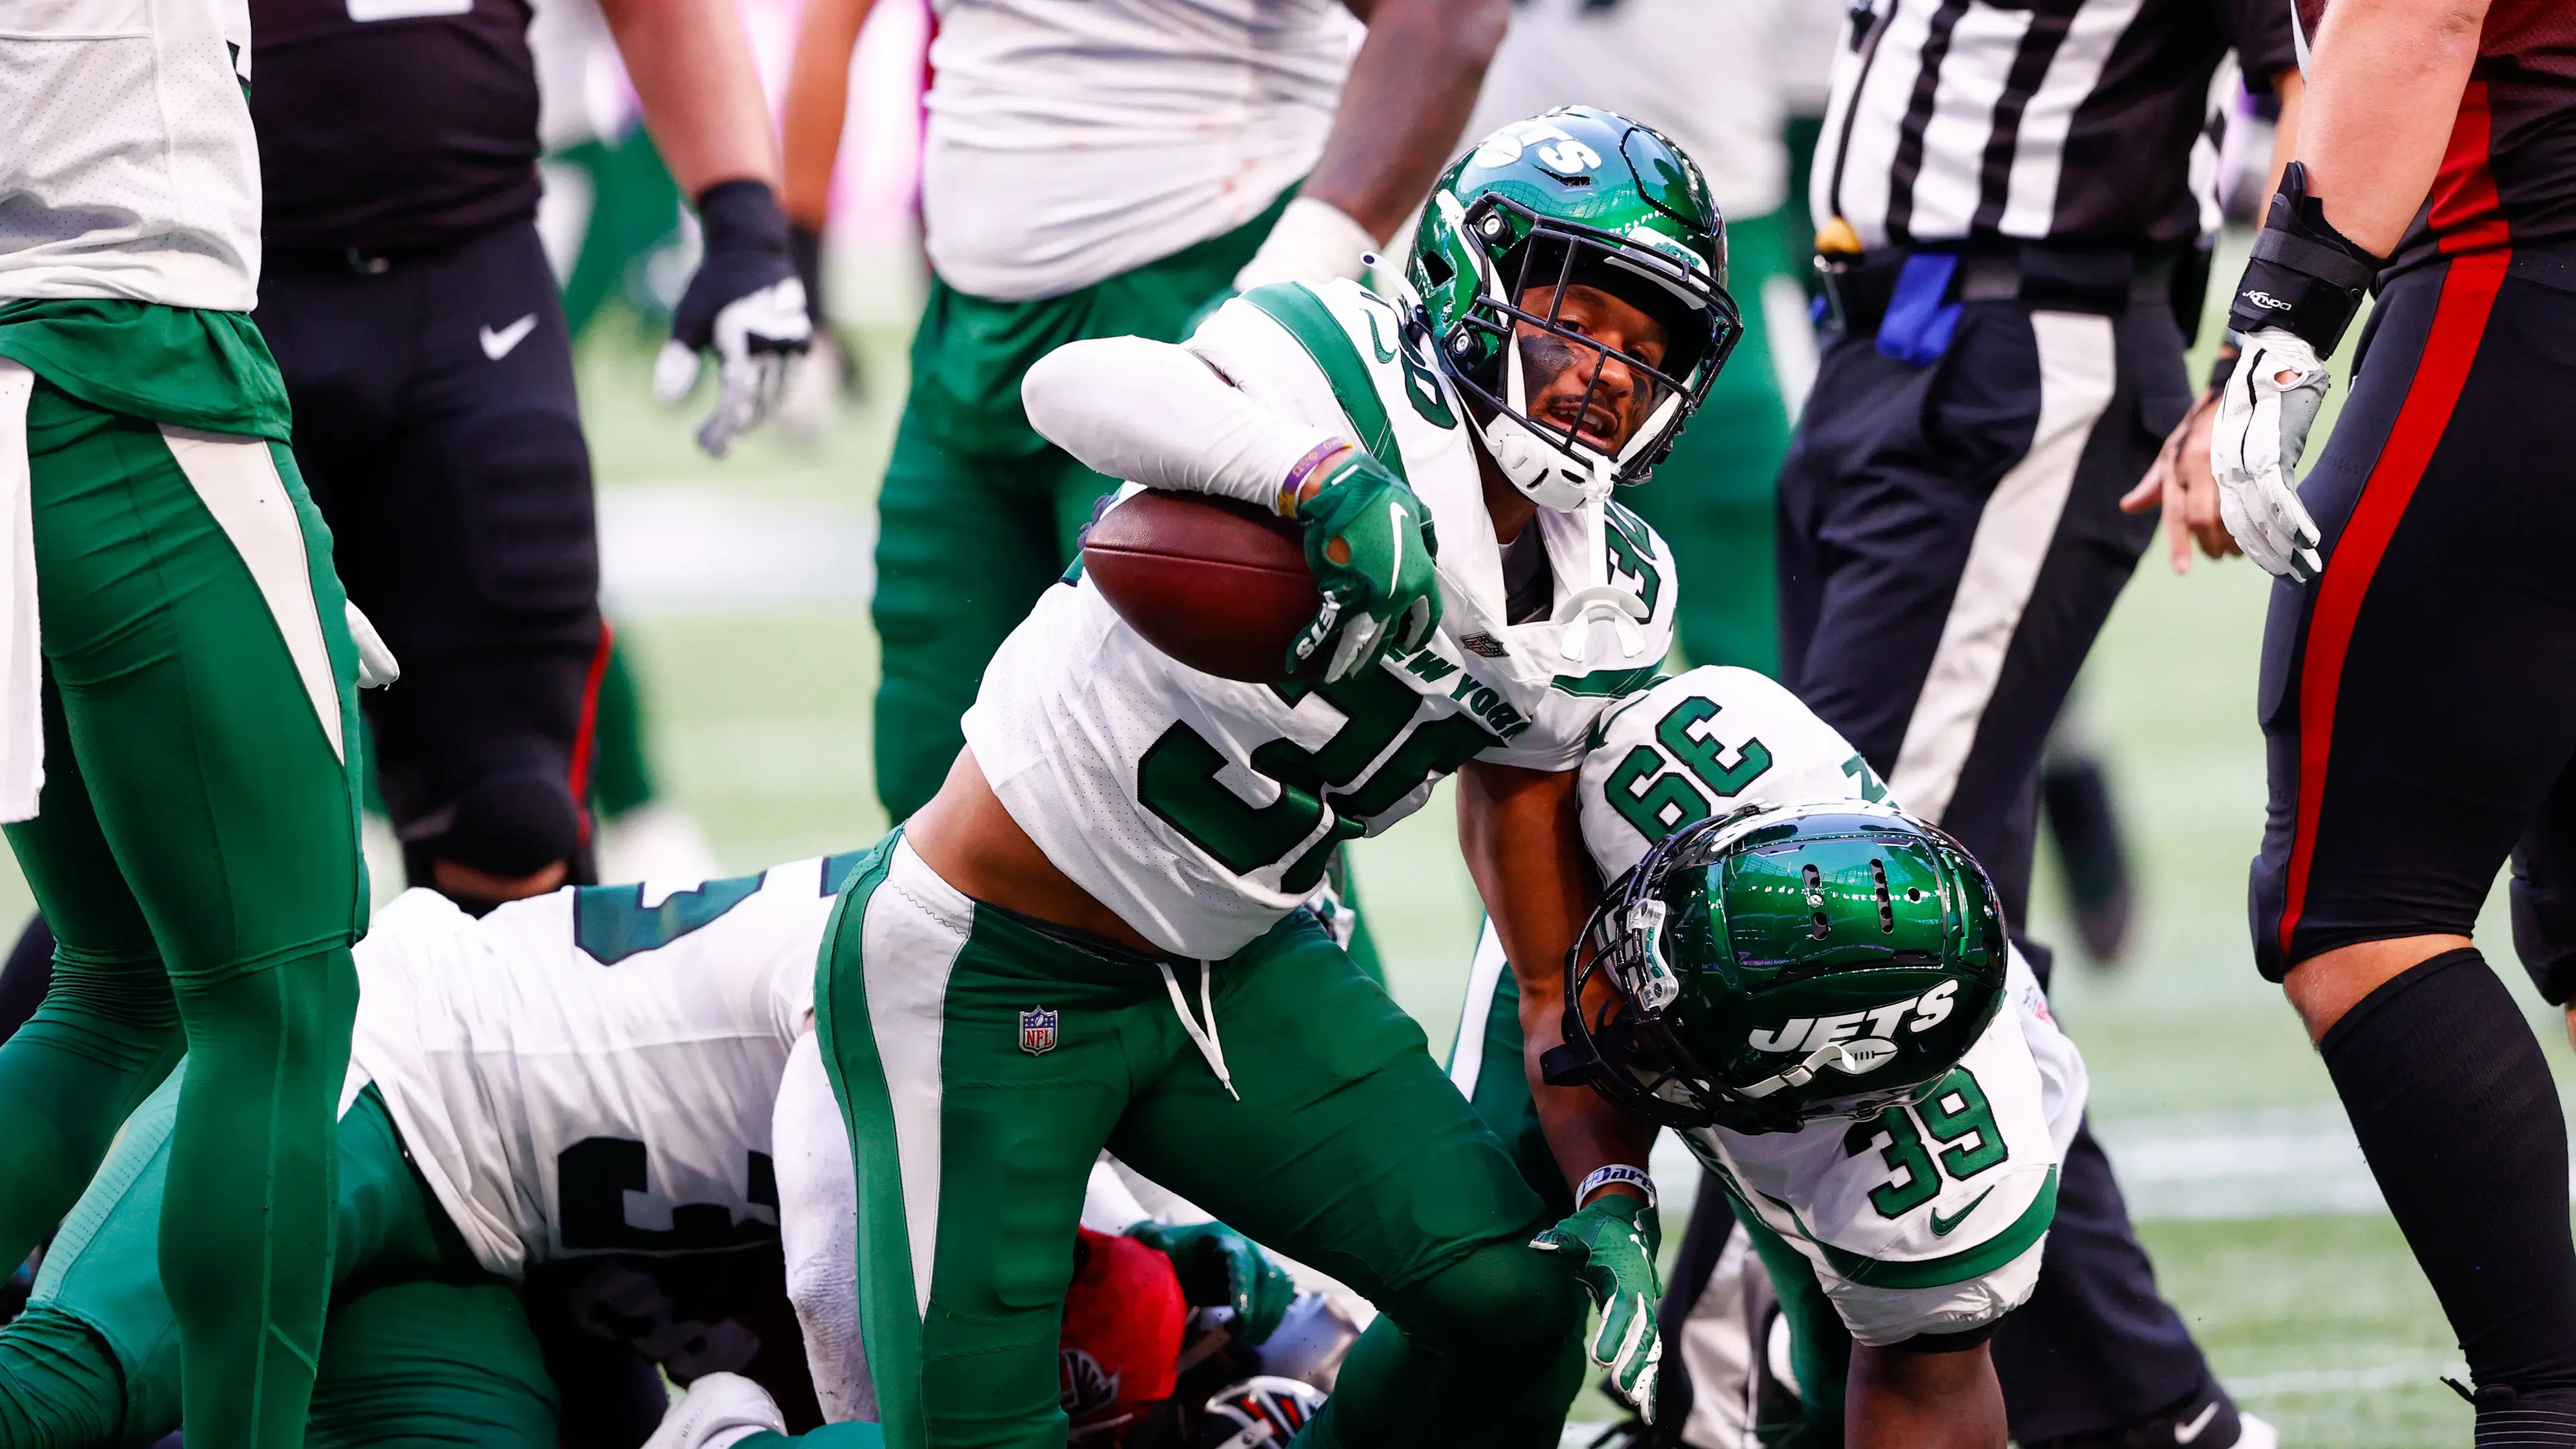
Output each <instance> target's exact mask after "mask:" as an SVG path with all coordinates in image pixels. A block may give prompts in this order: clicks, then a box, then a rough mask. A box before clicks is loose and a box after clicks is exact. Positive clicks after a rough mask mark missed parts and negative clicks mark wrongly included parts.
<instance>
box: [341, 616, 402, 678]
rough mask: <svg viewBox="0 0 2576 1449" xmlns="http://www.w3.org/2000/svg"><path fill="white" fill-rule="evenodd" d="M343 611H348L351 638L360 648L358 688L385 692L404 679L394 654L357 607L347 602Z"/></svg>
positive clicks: (400, 666) (373, 625)
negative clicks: (396, 681)
mask: <svg viewBox="0 0 2576 1449" xmlns="http://www.w3.org/2000/svg"><path fill="white" fill-rule="evenodd" d="M342 607H344V608H346V609H347V610H348V611H349V614H348V617H349V638H350V639H351V640H352V641H353V642H355V643H356V644H357V646H358V687H359V688H360V689H382V688H384V687H385V686H386V685H388V684H391V683H393V682H394V681H395V680H397V679H400V678H402V665H401V664H400V663H398V662H397V661H396V660H395V659H394V651H392V650H390V649H388V648H386V647H385V639H384V636H383V635H381V634H379V633H377V632H376V626H375V624H374V623H373V622H371V621H370V620H369V619H368V618H367V616H366V615H365V614H363V613H361V612H359V609H358V606H357V605H356V604H353V603H348V602H347V601H345V600H344V601H342Z"/></svg>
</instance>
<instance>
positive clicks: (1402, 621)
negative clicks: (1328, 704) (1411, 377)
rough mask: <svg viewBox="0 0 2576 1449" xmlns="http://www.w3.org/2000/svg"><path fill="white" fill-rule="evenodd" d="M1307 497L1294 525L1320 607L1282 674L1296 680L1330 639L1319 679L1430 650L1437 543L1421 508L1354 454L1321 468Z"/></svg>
mask: <svg viewBox="0 0 2576 1449" xmlns="http://www.w3.org/2000/svg"><path fill="white" fill-rule="evenodd" d="M1313 490H1314V491H1313V492H1311V493H1308V494H1305V495H1304V496H1302V497H1300V498H1299V500H1298V502H1297V512H1296V517H1297V521H1298V522H1300V523H1303V524H1304V525H1306V566H1307V567H1308V568H1310V569H1312V570H1314V572H1315V586H1316V587H1317V588H1318V589H1319V590H1321V591H1322V593H1323V595H1324V606H1323V608H1321V609H1319V610H1317V611H1316V613H1315V619H1314V622H1312V623H1310V624H1308V625H1307V626H1306V627H1305V629H1304V630H1303V631H1302V632H1300V633H1299V634H1298V636H1297V638H1296V640H1295V641H1294V642H1292V643H1291V644H1290V645H1289V646H1288V665H1287V667H1288V672H1289V673H1291V674H1295V673H1297V672H1299V671H1300V670H1301V669H1303V668H1304V667H1305V665H1306V664H1307V663H1308V661H1310V660H1312V659H1313V658H1314V657H1315V655H1316V654H1317V653H1318V652H1319V651H1321V650H1322V649H1323V648H1324V646H1325V645H1327V644H1333V643H1334V640H1335V638H1336V636H1338V637H1339V640H1340V642H1339V643H1338V644H1334V648H1333V652H1332V655H1331V657H1330V660H1329V662H1328V663H1327V664H1326V665H1325V667H1324V678H1325V679H1326V680H1328V681H1329V680H1336V679H1348V678H1350V677H1351V676H1352V675H1355V674H1357V673H1359V672H1360V671H1361V670H1363V669H1366V668H1368V667H1369V666H1370V665H1372V664H1374V663H1376V662H1377V659H1378V657H1379V656H1380V655H1382V654H1384V653H1386V652H1387V651H1388V650H1390V649H1393V650H1400V651H1410V650H1414V649H1419V648H1421V647H1422V646H1423V645H1424V644H1427V643H1429V642H1430V641H1431V631H1432V630H1433V629H1436V628H1438V627H1439V625H1440V575H1439V571H1438V570H1437V569H1436V568H1434V567H1433V565H1432V560H1433V558H1434V556H1435V555H1436V553H1437V551H1438V548H1439V541H1438V539H1437V538H1436V537H1434V535H1433V533H1432V528H1431V515H1430V514H1429V513H1428V512H1426V511H1425V510H1424V508H1423V506H1422V500H1421V499H1419V498H1416V497H1415V496H1413V490H1412V489H1411V488H1408V487H1406V486H1405V484H1404V480H1403V479H1401V478H1398V477H1396V476H1395V475H1394V474H1393V473H1390V472H1388V471H1387V469H1386V466H1385V465H1384V464H1382V463H1380V462H1378V460H1377V459H1375V458H1372V457H1370V456H1369V455H1368V453H1367V452H1365V451H1364V450H1362V449H1359V448H1352V449H1349V450H1347V451H1346V452H1344V453H1342V454H1341V455H1340V456H1339V457H1338V458H1336V459H1334V460H1333V461H1331V462H1329V463H1327V464H1326V465H1325V466H1324V470H1323V475H1322V481H1321V482H1320V483H1317V484H1315V485H1313Z"/></svg>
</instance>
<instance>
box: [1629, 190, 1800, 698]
mask: <svg viewBox="0 0 2576 1449" xmlns="http://www.w3.org/2000/svg"><path fill="white" fill-rule="evenodd" d="M1794 230H1795V223H1794V219H1793V218H1791V217H1790V215H1789V213H1787V212H1786V211H1775V212H1771V213H1769V214H1768V215H1765V216H1756V217H1745V218H1734V217H1730V218H1728V219H1727V223H1726V250H1727V279H1728V286H1729V288H1730V289H1731V290H1732V291H1733V292H1734V293H1735V298H1736V300H1737V301H1738V302H1739V303H1741V304H1742V306H1743V309H1744V339H1743V341H1741V342H1739V343H1737V344H1736V348H1735V353H1734V355H1733V356H1732V357H1730V358H1728V359H1727V363H1726V370H1725V371H1723V372H1721V373H1719V374H1718V375H1717V381H1716V382H1715V383H1713V384H1712V385H1711V386H1710V387H1709V390H1708V398H1707V400H1706V401H1704V402H1702V403H1701V404H1700V407H1699V410H1698V411H1697V412H1695V413H1693V414H1691V419H1690V422H1689V423H1688V424H1687V425H1686V426H1684V427H1683V429H1682V435H1681V437H1679V438H1678V439H1676V440H1674V443H1673V451H1672V455H1671V456H1670V457H1668V458H1666V459H1664V461H1663V462H1661V463H1659V464H1657V465H1656V466H1655V476H1654V477H1652V478H1650V479H1648V480H1647V481H1646V482H1644V483H1640V484H1638V485H1637V486H1636V487H1634V488H1625V489H1621V490H1620V492H1619V501H1620V502H1622V503H1625V504H1627V505H1628V506H1629V507H1631V508H1634V509H1636V510H1637V511H1638V512H1639V513H1641V514H1643V515H1645V519H1646V521H1647V522H1648V523H1651V524H1653V525H1654V526H1655V531H1656V532H1657V533H1660V534H1662V535H1663V536H1664V539H1665V541H1666V542H1668V543H1670V544H1671V545H1672V549H1673V560H1674V564H1675V566H1676V567H1677V568H1678V569H1680V571H1681V576H1682V579H1683V588H1682V595H1681V602H1680V605H1679V614H1678V616H1677V621H1676V622H1677V623H1678V624H1679V626H1680V631H1681V640H1682V652H1683V653H1684V654H1686V655H1688V656H1690V662H1691V663H1693V664H1733V665H1738V666H1741V667H1743V668H1746V669H1758V670H1760V671H1762V672H1763V673H1765V674H1778V673H1779V672H1780V627H1779V612H1778V610H1779V605H1778V601H1777V589H1776V586H1775V583H1774V580H1775V579H1776V577H1777V575H1778V568H1777V566H1776V563H1775V554H1776V552H1777V547H1776V544H1775V541H1774V530H1775V524H1774V521H1773V501H1772V500H1773V497H1774V493H1775V487H1774V485H1775V484H1776V482H1777V480H1778V478H1779V476H1780V460H1781V459H1782V458H1784V457H1786V456H1788V452H1789V428H1790V424H1791V422H1792V421H1793V420H1792V419H1791V417H1790V416H1789V409H1788V405H1787V403H1786V401H1785V400H1784V399H1783V398H1782V397H1781V393H1780V375H1779V371H1778V369H1777V368H1775V367H1774V366H1773V365H1772V360H1771V328H1770V323H1769V320H1768V319H1767V318H1766V317H1765V316H1764V315H1763V308H1762V289H1763V287H1764V285H1765V284H1766V283H1768V282H1769V281H1770V280H1771V279H1772V278H1774V277H1783V276H1794V275H1795V269H1796V266H1797V262H1796V258H1799V257H1803V255H1804V251H1803V248H1802V247H1801V246H1800V245H1799V243H1798V238H1797V237H1796V236H1795V235H1793V232H1794Z"/></svg>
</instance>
